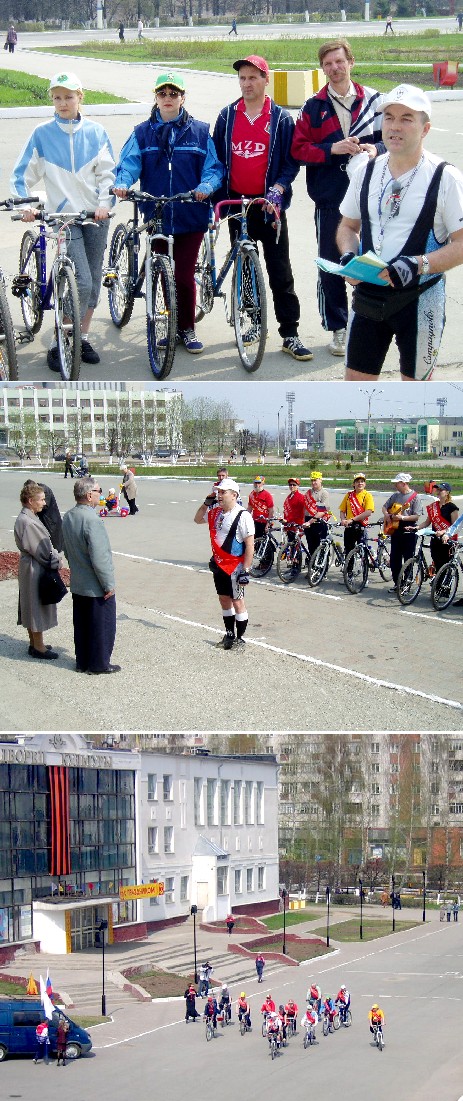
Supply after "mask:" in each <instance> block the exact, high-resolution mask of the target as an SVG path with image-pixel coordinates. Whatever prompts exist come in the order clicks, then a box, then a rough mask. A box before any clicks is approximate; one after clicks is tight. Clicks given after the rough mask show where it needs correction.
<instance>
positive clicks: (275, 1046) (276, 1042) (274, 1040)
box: [268, 1032, 281, 1062]
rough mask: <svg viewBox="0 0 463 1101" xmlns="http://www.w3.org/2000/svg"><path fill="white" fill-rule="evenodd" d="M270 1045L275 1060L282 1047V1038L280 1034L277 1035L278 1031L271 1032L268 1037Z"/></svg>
mask: <svg viewBox="0 0 463 1101" xmlns="http://www.w3.org/2000/svg"><path fill="white" fill-rule="evenodd" d="M268 1046H269V1050H270V1054H271V1056H272V1062H273V1060H274V1059H276V1057H277V1055H279V1054H280V1049H281V1044H280V1039H279V1036H277V1035H276V1033H274V1032H272V1033H270V1035H269V1037H268Z"/></svg>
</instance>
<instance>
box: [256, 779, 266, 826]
mask: <svg viewBox="0 0 463 1101" xmlns="http://www.w3.org/2000/svg"><path fill="white" fill-rule="evenodd" d="M256 822H257V825H258V826H263V824H264V784H263V781H262V780H258V781H257V784H256Z"/></svg>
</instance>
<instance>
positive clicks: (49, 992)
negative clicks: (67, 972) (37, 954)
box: [45, 967, 53, 998]
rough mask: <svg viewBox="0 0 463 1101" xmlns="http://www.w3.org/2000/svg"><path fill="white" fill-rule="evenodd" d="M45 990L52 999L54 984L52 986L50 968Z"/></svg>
mask: <svg viewBox="0 0 463 1101" xmlns="http://www.w3.org/2000/svg"><path fill="white" fill-rule="evenodd" d="M45 989H46V991H47V994H48V997H49V998H51V996H52V994H53V987H52V984H51V978H50V975H49V971H48V967H47V981H46V983H45Z"/></svg>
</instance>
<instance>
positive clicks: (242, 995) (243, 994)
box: [240, 990, 246, 998]
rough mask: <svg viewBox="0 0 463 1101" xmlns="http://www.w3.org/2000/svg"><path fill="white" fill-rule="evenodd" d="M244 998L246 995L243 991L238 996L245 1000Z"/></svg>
mask: <svg viewBox="0 0 463 1101" xmlns="http://www.w3.org/2000/svg"><path fill="white" fill-rule="evenodd" d="M245 997H246V994H245V993H244V990H242V991H241V994H240V998H245Z"/></svg>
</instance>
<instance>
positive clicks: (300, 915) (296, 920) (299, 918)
mask: <svg viewBox="0 0 463 1101" xmlns="http://www.w3.org/2000/svg"><path fill="white" fill-rule="evenodd" d="M319 914H320V910H289V911H288V912H287V914H286V928H288V926H289V925H302V923H303V922H305V921H316V920H317V918H318V917H319ZM262 923H263V925H266V926H267V929H282V928H283V914H272V916H271V917H268V918H262Z"/></svg>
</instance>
